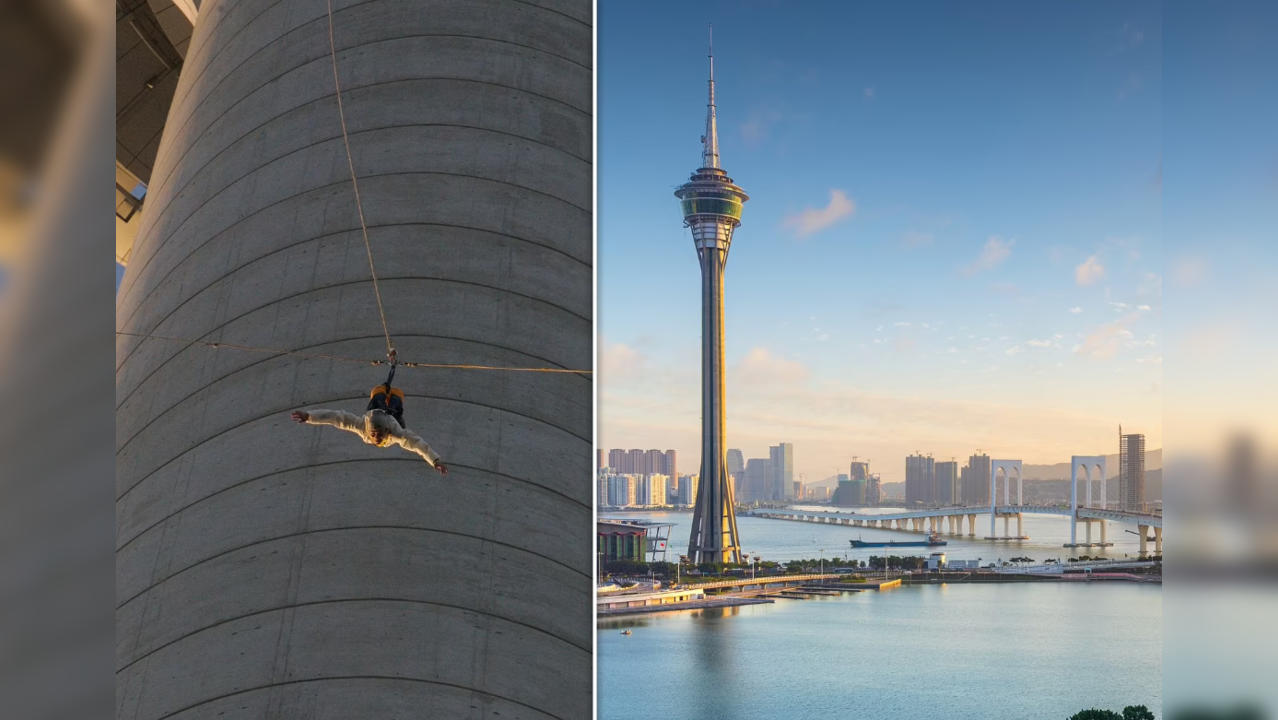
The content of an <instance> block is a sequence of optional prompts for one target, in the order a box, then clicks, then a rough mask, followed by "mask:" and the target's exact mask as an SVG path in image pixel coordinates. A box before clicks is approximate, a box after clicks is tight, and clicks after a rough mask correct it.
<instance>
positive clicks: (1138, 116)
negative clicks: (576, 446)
mask: <svg viewBox="0 0 1278 720" xmlns="http://www.w3.org/2000/svg"><path fill="white" fill-rule="evenodd" d="M726 8H727V6H722V5H709V6H705V7H698V8H697V9H696V10H695V11H693V12H691V13H689V15H690V17H689V18H687V22H681V23H680V24H679V25H678V26H677V27H674V28H666V27H665V26H662V29H661V31H662V32H663V33H666V34H667V35H668V36H669V37H670V38H671V41H672V42H671V47H673V48H679V49H680V50H679V51H677V52H672V53H664V54H661V55H659V56H651V55H645V54H643V53H637V52H634V50H635V48H636V47H637V43H639V42H641V41H642V40H643V38H645V37H649V36H651V34H652V33H653V32H655V31H656V25H655V24H656V23H658V22H659V21H658V20H657V19H655V18H653V17H650V16H649V15H648V14H645V13H642V12H638V11H632V10H629V9H627V8H624V7H617V6H608V7H603V8H601V9H600V13H601V41H600V48H601V49H600V65H601V71H603V72H607V73H608V74H609V76H610V77H611V78H613V79H614V80H613V82H612V83H611V84H610V87H624V88H626V90H625V92H618V91H617V90H611V91H610V90H609V88H603V89H602V91H601V95H600V107H601V112H600V115H601V127H600V141H599V148H600V157H601V163H600V187H601V188H605V189H606V192H603V193H601V195H600V208H601V225H600V236H599V254H600V281H599V287H600V294H599V307H600V321H599V322H600V335H601V336H600V377H599V383H600V404H599V406H600V415H601V422H600V428H601V430H600V441H601V443H603V445H604V446H611V447H617V446H637V445H643V446H654V445H656V446H661V447H670V448H674V449H675V450H677V451H678V452H679V453H680V454H683V455H684V456H685V463H686V465H687V466H688V467H692V466H693V465H694V464H695V463H697V462H699V455H700V453H699V451H698V445H697V442H696V438H697V430H698V428H699V425H700V413H699V412H698V409H697V396H698V386H699V377H698V373H697V372H696V369H695V364H691V363H689V362H688V360H689V359H690V358H692V357H695V354H696V352H697V348H698V345H699V342H700V341H699V329H698V326H697V322H696V318H695V315H696V313H695V312H689V311H688V308H690V307H695V305H696V302H697V300H696V295H695V290H696V287H697V282H696V280H695V279H693V275H692V273H694V272H695V270H693V269H692V268H691V267H689V263H688V248H687V245H686V243H687V241H686V236H685V235H684V234H683V233H682V232H680V231H679V228H678V226H677V225H675V224H673V223H672V222H670V214H671V213H670V210H669V207H668V201H667V200H666V199H665V196H666V193H667V192H668V188H669V186H670V178H671V177H672V176H673V177H678V175H679V174H680V173H681V172H682V171H683V169H684V168H686V167H687V164H688V162H690V161H691V159H692V158H691V151H690V143H689V137H688V136H689V128H690V127H691V128H695V127H696V126H697V117H696V116H695V115H694V114H693V113H695V112H697V109H698V107H699V106H700V105H701V103H699V102H698V100H697V99H696V96H695V93H697V92H698V90H699V88H697V87H696V85H695V84H694V83H687V82H684V81H683V79H682V76H683V74H684V68H685V67H686V66H687V64H688V63H691V62H694V61H695V60H696V59H697V56H698V55H699V52H698V48H700V47H701V46H702V45H703V42H704V41H703V40H702V39H701V34H702V33H703V32H704V27H705V24H704V22H698V21H700V20H704V21H707V22H708V21H711V20H713V21H714V22H715V23H716V25H717V28H716V29H718V30H720V32H719V35H720V38H719V39H720V42H719V47H718V49H717V51H716V54H717V55H718V57H719V60H720V63H721V65H723V66H725V67H728V66H730V67H731V68H732V72H731V73H729V74H728V75H725V76H723V77H721V78H719V82H718V84H719V86H720V91H721V92H720V97H721V98H726V100H721V101H720V109H721V113H720V115H721V120H720V128H719V130H720V146H721V148H722V152H724V153H725V154H727V155H728V156H730V157H731V158H732V160H733V167H734V174H735V175H738V176H740V177H742V178H748V179H749V180H748V182H749V185H750V186H751V189H752V192H753V193H754V200H753V201H752V202H751V213H752V214H751V217H752V218H753V220H752V224H751V227H750V231H749V242H748V243H746V244H745V245H743V246H742V247H741V248H739V249H738V251H737V252H736V253H734V254H733V257H734V261H733V266H734V269H733V273H732V274H731V277H730V279H729V280H728V282H727V296H728V299H727V314H726V324H727V328H726V329H727V341H726V348H725V349H726V355H727V357H726V361H727V398H728V401H727V424H728V427H729V428H730V429H729V433H728V446H729V447H732V448H741V449H742V450H745V451H746V454H747V456H751V457H760V456H762V457H766V456H767V455H766V449H767V448H768V447H770V446H771V445H773V444H775V442H776V438H779V437H784V438H786V440H787V441H788V442H793V443H794V445H795V460H794V469H793V471H794V476H795V477H796V478H797V477H798V476H799V475H801V474H803V475H806V476H807V477H808V478H809V479H810V480H811V479H818V478H824V477H827V476H829V475H831V474H833V471H834V468H837V467H842V466H844V465H845V464H846V462H845V456H847V455H850V454H854V453H855V454H859V455H860V456H862V457H865V458H870V459H871V460H872V461H874V464H875V465H876V467H877V468H878V470H879V471H880V472H882V475H883V481H884V482H899V481H901V480H903V479H904V477H903V475H904V472H903V468H902V467H898V464H897V463H896V462H894V461H893V462H887V463H885V462H882V460H884V459H888V458H900V457H904V456H906V455H908V454H909V453H910V452H912V451H914V450H915V449H916V448H918V447H927V448H930V449H931V451H932V452H933V454H934V455H935V456H936V457H951V456H952V457H959V458H963V457H968V456H969V455H971V454H972V452H973V451H974V450H975V449H977V448H980V449H982V450H984V451H985V452H986V453H990V454H992V455H995V456H999V457H1020V458H1022V459H1023V460H1024V461H1025V462H1026V463H1040V464H1045V463H1055V462H1065V461H1068V458H1069V456H1070V455H1073V454H1082V453H1107V454H1108V453H1110V452H1112V450H1113V448H1112V445H1113V437H1112V433H1113V431H1112V428H1113V427H1114V426H1115V424H1117V423H1118V422H1123V423H1124V425H1125V426H1128V427H1131V428H1132V429H1133V430H1135V431H1137V432H1143V433H1144V434H1145V435H1146V436H1147V438H1148V443H1149V447H1150V448H1158V447H1161V446H1162V428H1161V412H1162V401H1161V354H1162V337H1161V285H1162V268H1161V232H1162V230H1161V189H1160V186H1159V178H1160V173H1161V171H1160V163H1161V157H1160V134H1159V128H1160V120H1159V118H1160V112H1161V60H1160V52H1161V50H1160V48H1161V27H1160V23H1161V20H1160V16H1159V14H1158V13H1157V12H1156V9H1154V8H1152V6H1151V7H1145V6H1131V7H1126V8H1121V9H1117V8H1107V7H1099V6H1098V7H1092V8H1084V9H1082V10H1080V11H1071V12H1065V10H1064V9H1062V10H1059V11H1056V10H1051V9H1048V10H1047V11H1046V12H1040V11H1038V10H1042V9H1038V10H1036V11H1033V12H1031V11H1030V10H1028V9H1021V8H1018V7H1015V6H1002V5H1000V6H998V7H997V8H985V9H983V10H980V11H974V12H966V11H961V10H959V9H956V8H940V9H939V12H938V10H937V9H931V10H929V11H928V13H927V14H926V16H923V15H922V14H920V13H918V12H914V11H911V10H910V9H909V8H898V7H839V8H834V9H832V10H831V11H830V14H831V16H832V17H831V18H830V21H829V22H827V23H822V24H820V25H819V26H812V25H811V24H810V23H804V22H802V20H801V19H796V18H784V17H778V16H776V14H775V13H769V12H766V11H763V10H760V9H758V8H751V7H746V8H739V9H736V8H734V9H733V10H732V12H727V11H726ZM605 21H606V22H605ZM791 24H793V26H791ZM778 25H780V26H778ZM898 28H909V29H910V33H905V34H903V33H895V32H888V31H890V30H895V29H898ZM604 36H606V37H604ZM1013 57H1015V58H1016V62H1009V60H1010V59H1011V58H1013ZM977 77H979V78H981V80H980V81H979V82H977V81H975V80H973V78H977ZM702 102H704V101H702ZM725 103H726V104H725ZM942 114H943V115H944V117H945V122H944V123H938V122H935V119H936V118H937V117H940V116H942ZM724 117H731V118H732V120H731V121H726V120H723V119H722V118H724ZM1009 117H1011V118H1015V119H1016V126H1017V127H1018V128H1019V129H1018V130H1017V131H1016V132H1015V133H1009V131H1008V128H1009V126H1010V124H1009V122H1008V120H1007V119H1008V118H1009ZM692 139H693V140H695V137H694V138H692ZM1027 158H1031V159H1032V160H1033V162H1028V163H1027V162H1026V160H1027ZM620 198H625V205H624V206H619V205H617V204H616V201H617V200H618V199H620ZM869 268H873V272H870V271H869ZM639 282H642V283H643V284H644V287H645V291H644V292H643V293H641V294H635V293H634V292H633V289H634V287H636V283H639Z"/></svg>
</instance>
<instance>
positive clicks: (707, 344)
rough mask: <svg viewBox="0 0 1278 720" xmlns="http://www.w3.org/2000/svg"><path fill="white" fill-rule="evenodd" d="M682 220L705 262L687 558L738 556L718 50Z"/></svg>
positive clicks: (740, 193)
mask: <svg viewBox="0 0 1278 720" xmlns="http://www.w3.org/2000/svg"><path fill="white" fill-rule="evenodd" d="M675 196H676V197H678V198H679V204H680V208H681V210H682V211H683V222H684V226H685V227H687V228H688V229H690V230H691V231H692V240H693V244H694V245H695V246H696V248H697V259H698V260H699V261H700V263H701V327H702V333H701V472H700V473H699V475H700V476H701V483H700V487H699V489H698V491H697V503H696V509H695V510H694V511H693V513H692V532H691V534H690V535H689V538H688V558H689V559H690V560H692V561H693V562H694V563H702V562H740V561H741V542H740V538H739V536H738V535H737V514H736V508H735V506H734V503H733V496H732V491H733V487H732V479H731V475H730V474H729V473H728V460H727V450H728V447H727V437H728V432H727V414H726V412H725V407H724V395H725V392H726V383H725V378H724V375H725V372H724V357H723V351H724V340H723V307H724V305H723V273H724V269H725V268H726V267H727V264H728V248H729V247H730V246H731V245H732V235H733V232H734V231H735V230H736V229H737V227H739V226H740V225H741V209H742V207H743V203H745V201H746V200H748V199H749V196H747V195H746V193H745V191H744V190H742V189H741V188H740V187H737V186H736V185H735V184H733V182H732V178H730V177H728V174H727V173H726V172H724V171H723V169H722V168H721V167H720V166H719V128H718V124H717V120H716V119H715V107H714V54H713V53H711V54H710V81H709V101H708V102H707V103H706V129H705V134H703V135H702V136H701V167H700V168H699V169H698V170H697V171H696V172H694V173H693V174H692V177H691V178H690V179H689V181H688V182H686V183H684V184H683V185H681V186H680V187H679V189H678V190H676V191H675Z"/></svg>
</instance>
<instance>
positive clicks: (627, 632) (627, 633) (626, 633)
mask: <svg viewBox="0 0 1278 720" xmlns="http://www.w3.org/2000/svg"><path fill="white" fill-rule="evenodd" d="M621 634H622V635H629V634H630V631H629V630H622V631H621Z"/></svg>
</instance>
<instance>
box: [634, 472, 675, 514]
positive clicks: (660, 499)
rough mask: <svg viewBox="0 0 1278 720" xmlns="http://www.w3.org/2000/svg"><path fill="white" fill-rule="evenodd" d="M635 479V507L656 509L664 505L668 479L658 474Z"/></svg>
mask: <svg viewBox="0 0 1278 720" xmlns="http://www.w3.org/2000/svg"><path fill="white" fill-rule="evenodd" d="M635 477H636V482H635V486H636V487H635V502H634V504H635V505H637V506H639V507H658V506H662V505H665V504H666V484H667V481H668V480H669V477H667V476H666V475H661V474H658V473H652V474H649V475H637V476H635Z"/></svg>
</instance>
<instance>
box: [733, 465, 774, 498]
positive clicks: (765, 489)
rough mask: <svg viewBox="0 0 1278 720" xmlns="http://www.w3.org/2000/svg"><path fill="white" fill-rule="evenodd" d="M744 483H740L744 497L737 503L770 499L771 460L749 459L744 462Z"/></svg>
mask: <svg viewBox="0 0 1278 720" xmlns="http://www.w3.org/2000/svg"><path fill="white" fill-rule="evenodd" d="M744 474H745V481H744V482H743V483H742V487H743V488H744V492H745V497H743V498H741V499H740V500H739V502H743V503H752V502H764V501H767V500H771V499H772V492H771V490H772V479H773V467H772V461H771V460H764V459H763V458H750V459H749V460H746V467H745V473H744Z"/></svg>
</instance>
